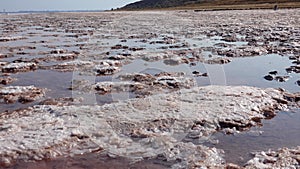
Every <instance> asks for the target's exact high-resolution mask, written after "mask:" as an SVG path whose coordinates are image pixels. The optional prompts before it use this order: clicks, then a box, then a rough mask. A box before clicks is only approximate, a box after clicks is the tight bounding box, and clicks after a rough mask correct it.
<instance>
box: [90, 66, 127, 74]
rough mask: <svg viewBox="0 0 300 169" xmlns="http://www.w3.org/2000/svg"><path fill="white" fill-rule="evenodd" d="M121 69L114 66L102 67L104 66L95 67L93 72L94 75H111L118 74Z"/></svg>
mask: <svg viewBox="0 0 300 169" xmlns="http://www.w3.org/2000/svg"><path fill="white" fill-rule="evenodd" d="M120 70H121V69H120V68H119V67H116V66H104V65H96V66H95V67H94V71H95V72H96V75H113V74H115V73H117V72H119V71H120Z"/></svg>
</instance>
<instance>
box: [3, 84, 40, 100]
mask: <svg viewBox="0 0 300 169" xmlns="http://www.w3.org/2000/svg"><path fill="white" fill-rule="evenodd" d="M44 94H45V93H44V90H43V89H39V88H36V87H34V86H7V87H1V88H0V102H3V103H14V102H16V101H18V102H21V103H27V102H32V101H34V100H36V99H39V98H41V97H42V96H44Z"/></svg>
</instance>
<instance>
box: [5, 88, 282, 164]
mask: <svg viewBox="0 0 300 169" xmlns="http://www.w3.org/2000/svg"><path fill="white" fill-rule="evenodd" d="M279 99H281V100H284V98H283V93H282V91H279V90H275V89H259V88H254V87H243V86H234V87H233V86H207V87H197V88H193V89H188V90H186V89H185V90H180V91H178V92H174V93H171V94H159V95H154V96H150V97H147V98H143V99H132V100H127V101H122V102H119V103H114V104H108V105H104V106H95V105H92V106H76V105H73V106H55V105H47V106H43V105H40V106H35V107H33V108H28V109H25V110H19V111H15V112H11V113H2V114H0V124H1V125H0V127H1V129H0V157H1V158H0V159H5V160H2V161H1V164H5V165H9V164H11V163H12V162H13V161H14V160H17V159H22V160H25V161H26V160H41V159H46V158H47V159H48V158H54V157H57V156H62V155H64V156H65V155H74V154H82V153H87V152H92V151H94V150H99V149H103V151H104V152H105V153H106V154H108V155H109V156H113V157H116V156H122V157H127V158H129V159H132V160H141V159H148V158H162V159H163V160H167V161H174V163H175V164H174V165H173V167H174V168H195V167H196V168H197V167H207V168H211V167H216V168H222V167H224V165H225V163H224V161H223V159H222V158H221V152H220V151H218V150H217V149H215V148H208V147H205V146H196V145H194V144H192V143H188V142H182V140H183V139H184V138H179V136H182V137H185V136H190V135H192V133H195V132H196V131H197V132H198V133H199V136H198V137H196V138H194V139H208V138H209V137H210V135H211V134H212V133H214V132H216V131H217V130H225V129H227V128H229V129H233V128H235V129H236V130H245V129H247V128H249V127H251V126H255V125H257V124H258V120H257V119H260V118H265V113H264V112H265V111H266V110H270V111H273V112H274V111H275V109H281V108H284V107H285V105H284V104H283V103H282V102H278V100H279ZM254 107H255V110H254V109H253V108H254Z"/></svg>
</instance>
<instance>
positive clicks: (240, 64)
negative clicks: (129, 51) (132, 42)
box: [121, 55, 300, 92]
mask: <svg viewBox="0 0 300 169" xmlns="http://www.w3.org/2000/svg"><path fill="white" fill-rule="evenodd" d="M290 65H291V61H290V60H289V59H288V57H282V56H280V55H264V56H257V57H247V58H234V59H233V60H232V62H231V63H229V64H225V65H219V64H213V65H210V64H203V63H197V65H196V66H190V65H187V64H179V65H166V64H164V62H163V61H156V62H147V61H144V60H141V59H138V60H135V61H133V62H132V63H131V64H128V65H125V66H123V68H122V72H121V73H122V74H123V73H137V72H141V73H145V72H146V73H148V72H150V74H153V72H155V73H160V72H185V73H186V75H188V76H191V77H192V76H193V74H192V72H193V71H199V72H201V73H208V75H209V77H208V78H205V77H195V80H196V81H197V84H198V86H204V85H210V84H212V85H246V86H255V87H261V88H268V87H272V88H279V87H280V88H284V89H286V90H288V91H290V92H298V91H299V86H298V85H297V84H296V81H297V80H299V78H300V75H299V74H296V73H291V74H288V73H287V72H286V70H285V68H287V67H289V66H290ZM154 70H155V71H154ZM273 70H276V71H278V74H279V75H289V76H290V79H289V80H288V81H287V82H277V81H267V80H265V79H264V76H265V75H267V74H268V72H270V71H273Z"/></svg>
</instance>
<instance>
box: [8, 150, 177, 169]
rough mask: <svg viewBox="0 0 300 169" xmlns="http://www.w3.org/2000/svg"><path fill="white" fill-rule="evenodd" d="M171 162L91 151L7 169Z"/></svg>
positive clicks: (160, 167) (162, 167) (133, 167)
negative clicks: (134, 158) (107, 154)
mask: <svg viewBox="0 0 300 169" xmlns="http://www.w3.org/2000/svg"><path fill="white" fill-rule="evenodd" d="M170 167H171V164H169V163H167V162H162V161H159V160H144V161H141V162H137V163H132V162H131V161H130V160H128V159H125V158H120V157H117V158H110V157H107V156H105V155H102V154H97V153H91V154H85V155H81V156H75V157H68V158H59V159H54V160H49V161H40V162H36V163H34V162H31V163H24V162H18V163H17V164H16V165H15V166H13V167H9V168H7V169H58V168H59V169H69V168H73V169H87V168H88V169H124V168H130V169H140V168H147V169H167V168H170Z"/></svg>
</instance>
